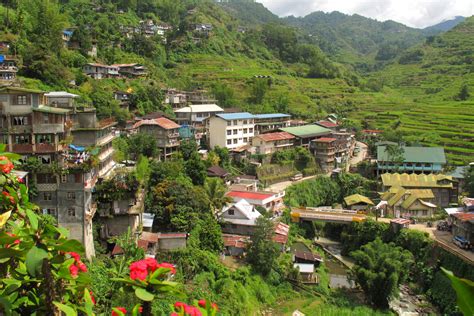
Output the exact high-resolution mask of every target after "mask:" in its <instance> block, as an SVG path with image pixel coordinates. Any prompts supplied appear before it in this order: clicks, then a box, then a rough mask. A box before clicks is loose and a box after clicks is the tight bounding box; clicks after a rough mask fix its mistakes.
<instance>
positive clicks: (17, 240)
mask: <svg viewBox="0 0 474 316" xmlns="http://www.w3.org/2000/svg"><path fill="white" fill-rule="evenodd" d="M5 233H6V234H7V235H8V236H10V237H16V235H15V234H13V233H9V232H5ZM19 243H20V239H16V240H15V241H14V242H13V243H11V244H9V245H5V248H10V247H11V246H14V245H18V244H19Z"/></svg>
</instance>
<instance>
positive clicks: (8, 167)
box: [0, 156, 13, 173]
mask: <svg viewBox="0 0 474 316" xmlns="http://www.w3.org/2000/svg"><path fill="white" fill-rule="evenodd" d="M4 160H6V161H7V162H6V163H4V164H1V165H0V168H1V169H2V171H3V172H4V173H10V172H11V171H12V170H13V164H12V162H11V161H10V159H8V158H7V157H5V156H0V161H4Z"/></svg>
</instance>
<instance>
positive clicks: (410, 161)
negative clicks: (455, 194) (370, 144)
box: [377, 145, 446, 174]
mask: <svg viewBox="0 0 474 316" xmlns="http://www.w3.org/2000/svg"><path fill="white" fill-rule="evenodd" d="M396 146H397V145H393V147H396ZM445 164H446V156H445V154H444V149H443V148H442V147H408V146H403V147H399V152H394V153H392V152H391V148H390V147H389V146H378V147H377V174H381V173H385V172H406V173H440V172H441V171H442V170H443V167H444V165H445Z"/></svg>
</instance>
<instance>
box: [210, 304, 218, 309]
mask: <svg viewBox="0 0 474 316" xmlns="http://www.w3.org/2000/svg"><path fill="white" fill-rule="evenodd" d="M211 307H212V308H213V309H215V310H216V311H217V310H219V307H217V304H216V303H212V304H211Z"/></svg>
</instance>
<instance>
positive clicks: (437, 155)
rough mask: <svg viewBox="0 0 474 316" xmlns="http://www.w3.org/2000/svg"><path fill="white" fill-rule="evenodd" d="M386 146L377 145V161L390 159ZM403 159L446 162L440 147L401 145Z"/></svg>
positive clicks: (413, 161) (421, 161) (422, 161)
mask: <svg viewBox="0 0 474 316" xmlns="http://www.w3.org/2000/svg"><path fill="white" fill-rule="evenodd" d="M386 148H387V147H386V146H378V147H377V160H378V161H391V159H392V158H391V157H389V155H388V151H387V150H386ZM402 148H403V150H404V152H403V158H404V159H403V161H404V162H411V163H439V164H446V156H445V154H444V148H442V147H402Z"/></svg>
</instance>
